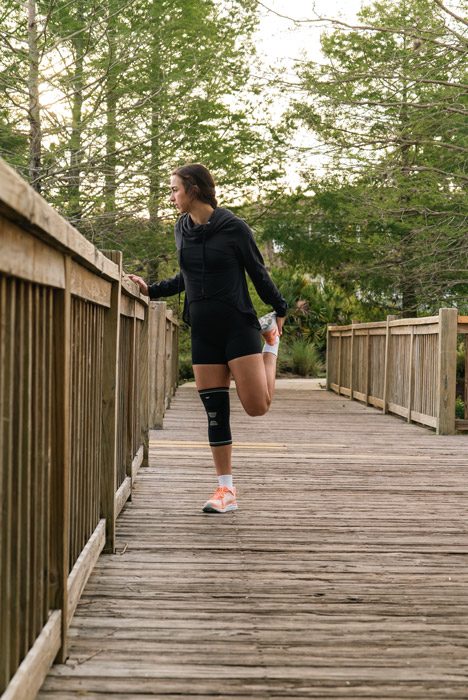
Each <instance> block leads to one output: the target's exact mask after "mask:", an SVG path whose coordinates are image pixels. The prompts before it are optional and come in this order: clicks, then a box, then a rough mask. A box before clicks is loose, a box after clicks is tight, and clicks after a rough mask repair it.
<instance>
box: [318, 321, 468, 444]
mask: <svg viewBox="0 0 468 700" xmlns="http://www.w3.org/2000/svg"><path fill="white" fill-rule="evenodd" d="M467 332H468V317H466V316H458V314H457V310H456V309H440V311H439V315H438V316H432V317H427V318H410V319H397V318H396V317H395V316H389V317H388V318H387V321H382V322H376V323H353V324H352V325H349V326H333V325H329V326H328V337H327V388H328V389H330V390H332V391H335V392H337V393H339V394H343V395H345V396H348V397H350V398H351V399H357V400H358V401H363V402H365V403H366V404H370V405H372V406H376V407H378V408H381V409H382V410H383V412H384V413H387V412H388V413H395V414H397V415H399V416H403V417H404V418H406V420H407V421H408V422H410V421H414V422H416V423H422V424H423V425H427V426H430V427H432V428H435V429H436V431H437V433H438V434H442V435H450V434H453V433H454V432H455V430H463V429H466V428H467V427H468V422H467V421H463V420H455V391H456V355H457V333H467ZM465 401H466V396H465ZM465 405H466V404H465Z"/></svg>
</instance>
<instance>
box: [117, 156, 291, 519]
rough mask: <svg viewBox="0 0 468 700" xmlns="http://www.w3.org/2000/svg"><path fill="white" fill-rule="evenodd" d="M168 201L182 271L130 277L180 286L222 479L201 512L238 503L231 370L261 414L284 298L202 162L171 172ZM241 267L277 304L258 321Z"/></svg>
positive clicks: (146, 289) (151, 291) (251, 408)
mask: <svg viewBox="0 0 468 700" xmlns="http://www.w3.org/2000/svg"><path fill="white" fill-rule="evenodd" d="M170 199H171V202H172V203H173V204H174V205H175V207H176V209H177V210H178V212H179V213H180V214H181V215H182V216H181V217H180V219H179V220H178V221H177V223H176V225H175V240H176V247H177V251H178V256H179V267H180V272H178V273H177V275H175V276H174V277H171V278H170V279H167V280H163V281H161V282H156V284H150V285H146V283H145V282H144V280H143V279H142V278H141V277H137V276H136V275H129V277H130V278H131V279H132V280H133V281H134V282H136V283H137V284H138V285H139V287H140V289H141V290H142V292H143V294H146V295H148V296H149V297H150V299H153V300H154V299H159V298H160V297H168V296H172V295H174V294H180V292H182V291H184V290H185V303H184V310H183V316H182V317H183V319H184V321H185V322H186V323H188V324H189V325H190V326H191V336H192V362H193V372H194V375H195V382H196V385H197V389H198V393H199V395H200V399H201V400H202V402H203V404H204V406H205V409H206V413H207V416H208V438H209V442H210V446H211V452H212V454H213V461H214V464H215V467H216V472H217V475H218V482H219V487H218V488H217V489H216V491H215V492H214V494H213V496H212V497H211V498H210V499H209V500H208V501H207V502H206V503H205V504H204V506H203V510H204V511H205V512H216V513H225V512H227V511H230V510H236V509H237V501H236V489H235V488H234V486H233V483H232V470H231V453H232V439H231V428H230V423H229V414H230V406H229V386H230V383H231V376H232V377H234V381H235V383H236V389H237V393H238V395H239V399H240V401H241V403H242V406H243V407H244V409H245V411H246V412H247V413H248V415H249V416H262V415H264V414H265V413H266V412H267V411H268V409H269V408H270V404H271V400H272V398H273V393H274V389H275V377H276V360H277V356H278V346H279V336H280V335H281V332H282V328H283V323H284V319H285V316H286V312H287V304H286V301H285V300H284V299H283V297H282V296H281V294H280V293H279V291H278V289H277V288H276V286H275V284H274V283H273V281H272V280H271V278H270V276H269V274H268V272H267V270H266V268H265V264H264V262H263V258H262V256H261V254H260V251H259V250H258V248H257V245H256V243H255V240H254V237H253V234H252V231H251V230H250V228H249V227H248V226H247V224H246V223H245V221H243V220H242V219H239V218H238V217H237V216H235V215H234V214H233V213H232V212H230V211H229V210H228V209H223V208H222V207H218V204H217V201H216V197H215V183H214V180H213V178H212V176H211V174H210V172H209V171H208V170H207V169H206V168H205V167H204V166H203V165H199V164H196V163H195V164H193V163H192V164H188V165H183V166H182V167H180V168H176V170H174V172H173V173H172V177H171V198H170ZM245 271H247V273H248V275H249V277H250V279H251V280H252V282H253V284H254V286H255V289H256V290H257V292H258V294H259V296H260V297H261V299H263V301H264V302H265V303H266V304H269V305H271V306H272V307H273V309H274V312H272V313H270V314H268V315H267V316H264V317H263V318H262V319H260V322H259V321H258V319H257V314H256V313H255V309H254V307H253V304H252V301H251V299H250V296H249V292H248V288H247V282H246V278H245ZM261 335H263V338H264V340H265V345H264V347H263V351H262V343H261Z"/></svg>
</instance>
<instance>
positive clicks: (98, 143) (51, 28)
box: [0, 0, 285, 281]
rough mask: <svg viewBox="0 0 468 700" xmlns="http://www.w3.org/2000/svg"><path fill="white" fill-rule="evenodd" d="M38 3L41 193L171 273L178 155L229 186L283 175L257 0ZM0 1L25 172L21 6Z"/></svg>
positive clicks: (6, 132)
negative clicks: (259, 59) (260, 52)
mask: <svg viewBox="0 0 468 700" xmlns="http://www.w3.org/2000/svg"><path fill="white" fill-rule="evenodd" d="M31 1H32V0H31ZM36 5H37V40H38V49H39V58H38V65H37V68H38V82H39V85H40V88H41V93H42V98H41V112H40V114H41V134H42V142H41V149H42V162H41V165H42V168H41V178H40V179H41V188H42V194H43V196H44V197H45V198H46V199H47V200H48V201H49V202H50V203H51V204H52V205H53V206H54V207H55V208H56V209H57V210H58V211H59V212H60V213H61V214H63V215H64V216H65V217H67V218H68V219H69V220H70V221H71V222H72V223H73V224H74V225H76V226H77V227H78V228H79V230H80V231H81V232H82V233H84V234H85V235H86V236H87V237H88V238H89V239H90V240H92V241H93V242H94V243H95V244H96V245H98V246H101V245H102V246H105V247H108V248H117V249H120V250H122V251H123V253H124V262H125V264H126V265H127V267H129V269H131V270H132V271H133V272H138V273H142V274H144V275H145V276H149V279H150V280H151V281H154V280H155V279H157V278H159V279H160V278H162V277H164V276H165V275H166V274H167V273H168V271H169V274H171V273H173V271H174V269H175V267H176V261H175V258H174V248H173V224H174V221H175V215H174V213H173V211H172V207H170V206H169V203H168V196H169V190H168V180H169V177H170V173H171V171H172V169H173V168H174V167H175V166H177V165H180V164H181V163H183V162H187V161H201V162H203V163H205V164H206V165H207V166H208V167H209V168H210V169H211V170H212V171H213V173H214V175H215V178H216V181H217V184H218V185H219V187H220V191H221V192H222V193H224V197H225V198H229V197H232V196H234V193H235V196H236V197H242V196H247V194H249V196H250V195H251V194H252V192H253V191H254V190H255V191H257V190H258V187H259V186H261V185H262V183H265V187H266V189H268V188H269V187H271V186H273V184H274V183H275V182H276V181H277V179H278V177H279V174H280V169H279V167H278V162H279V160H280V156H281V154H282V152H283V151H284V147H285V145H284V144H285V141H284V133H283V131H284V130H283V129H282V128H279V127H278V128H276V127H273V126H272V125H271V123H270V120H269V112H268V104H269V102H270V97H269V96H268V95H266V94H265V93H264V89H263V87H262V84H261V82H260V80H259V79H258V77H256V76H255V77H254V76H253V72H252V66H253V65H254V57H255V45H254V41H253V38H252V37H253V32H254V30H255V28H256V24H257V13H258V8H257V5H256V3H255V2H253V1H252V0H220V1H219V2H218V1H216V2H214V1H213V0H154V1H153V0H130V1H129V2H127V3H123V4H122V3H121V2H118V0H106V1H105V2H104V0H97V2H94V3H87V2H85V0H76V1H75V2H72V3H69V2H65V1H64V0H60V1H59V2H56V1H55V0H37V3H36ZM0 12H1V16H0V19H1V20H2V25H3V26H4V27H5V28H6V29H7V30H8V31H7V32H5V33H4V34H0V49H1V50H0V76H1V78H2V85H3V86H4V88H5V89H4V90H3V91H2V95H1V96H0V116H1V117H2V119H1V120H0V121H1V126H0V153H1V155H2V156H3V157H4V158H5V159H6V160H7V161H8V162H9V163H11V164H12V165H13V166H14V167H15V168H17V169H18V170H19V171H20V172H21V174H22V175H27V173H28V160H29V152H28V138H29V137H28V134H29V122H28V116H27V115H28V108H29V104H28V99H29V93H28V90H29V87H28V72H29V69H30V67H31V66H32V65H33V63H34V60H35V59H34V57H33V56H32V54H31V52H30V51H29V50H28V34H27V7H26V5H21V4H18V3H15V2H13V0H5V3H4V6H3V7H2V10H1V11H0ZM262 92H263V97H261V96H260V94H261V93H262Z"/></svg>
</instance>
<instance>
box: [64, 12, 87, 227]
mask: <svg viewBox="0 0 468 700" xmlns="http://www.w3.org/2000/svg"><path fill="white" fill-rule="evenodd" d="M76 14H77V24H78V26H79V27H80V28H81V27H84V12H83V5H82V2H79V3H78V4H77V7H76ZM72 41H73V49H74V52H75V62H74V63H75V72H74V75H73V81H72V85H73V103H72V131H71V137H70V171H69V180H68V218H69V219H70V220H71V221H72V222H77V221H79V220H80V219H81V213H82V207H81V192H80V178H81V160H82V143H81V142H82V133H83V89H84V37H83V33H82V32H79V33H78V34H76V35H75V36H74V37H73V40H72Z"/></svg>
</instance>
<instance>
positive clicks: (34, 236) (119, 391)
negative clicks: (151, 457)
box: [0, 159, 178, 700]
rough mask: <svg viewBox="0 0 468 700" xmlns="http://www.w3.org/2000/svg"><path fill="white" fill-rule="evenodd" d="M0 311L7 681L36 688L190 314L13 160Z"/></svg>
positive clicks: (107, 535) (1, 187) (3, 222)
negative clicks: (150, 295) (154, 292)
mask: <svg viewBox="0 0 468 700" xmlns="http://www.w3.org/2000/svg"><path fill="white" fill-rule="evenodd" d="M0 311H1V320H2V323H1V325H0V443H3V448H2V450H0V455H2V457H1V458H2V459H3V460H4V464H3V465H2V470H1V472H2V474H3V475H4V477H2V478H4V482H3V486H4V488H3V489H0V498H1V499H2V500H1V503H0V506H1V508H0V513H1V518H2V521H1V523H0V525H1V526H2V532H1V545H2V556H1V557H0V567H1V570H0V575H1V577H2V579H1V580H2V590H3V592H4V594H2V596H1V599H0V626H1V629H0V693H3V694H2V697H1V700H32V699H33V698H35V696H36V694H37V691H38V690H39V688H40V686H41V684H42V681H43V679H44V677H45V675H46V674H47V672H48V670H49V667H50V665H51V664H52V662H53V661H54V659H55V658H56V657H57V659H58V660H63V659H64V658H65V656H66V649H67V632H68V627H69V624H70V620H71V618H72V616H73V613H74V610H75V608H76V605H77V603H78V601H79V598H80V596H81V593H82V591H83V588H84V585H85V583H86V580H87V578H88V576H89V574H90V572H91V571H92V569H93V567H94V565H95V563H96V561H97V558H98V557H99V554H100V553H101V551H103V550H105V551H109V552H112V551H114V550H115V521H116V518H117V516H118V515H119V513H120V511H121V509H122V508H123V506H124V505H125V503H126V501H127V500H128V498H129V497H130V495H131V492H132V485H133V482H134V479H135V476H136V473H137V471H138V469H139V467H140V466H141V465H144V464H145V463H147V459H148V443H149V441H148V434H149V429H150V428H153V427H161V426H162V417H163V415H164V411H165V409H166V408H167V406H168V404H169V402H170V399H171V396H172V395H173V393H174V391H175V388H176V386H177V352H178V322H177V320H176V319H175V318H174V317H173V314H172V312H170V311H168V310H167V307H166V303H165V302H157V303H154V302H149V300H148V299H147V298H146V297H144V296H142V295H141V294H140V291H139V288H138V286H137V285H136V284H135V283H134V282H133V281H131V280H130V279H129V278H128V277H127V276H126V275H125V274H124V273H123V270H122V254H121V253H120V252H118V251H99V250H97V249H96V248H95V247H94V246H93V245H92V244H91V243H90V242H89V241H88V240H86V239H85V238H84V237H83V236H82V235H81V234H80V233H79V232H78V231H77V230H76V229H74V228H73V227H72V226H71V225H70V224H69V223H68V222H67V221H65V219H63V218H62V217H61V216H60V215H59V214H58V213H57V212H55V211H54V210H53V209H52V208H51V207H50V206H49V205H48V204H47V203H46V202H45V200H44V199H43V198H42V197H40V196H39V195H38V194H37V193H36V192H34V191H33V190H32V188H31V187H29V185H28V184H27V183H26V182H24V181H23V180H22V179H21V178H20V177H19V176H18V175H17V174H16V173H15V172H14V171H13V170H12V169H11V168H10V167H9V166H7V165H6V163H4V161H2V160H1V159H0ZM158 357H159V358H160V359H161V361H160V362H159V365H157V359H158ZM119 421H120V422H119ZM74 514H76V517H74ZM32 553H33V554H32ZM31 621H32V622H31Z"/></svg>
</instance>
